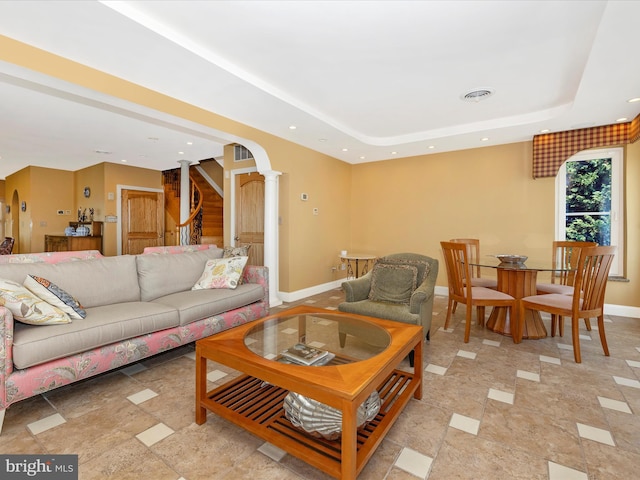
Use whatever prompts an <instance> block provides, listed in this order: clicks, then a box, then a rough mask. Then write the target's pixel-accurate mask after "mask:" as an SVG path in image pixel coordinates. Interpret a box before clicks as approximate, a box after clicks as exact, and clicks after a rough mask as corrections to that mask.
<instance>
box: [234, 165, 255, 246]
mask: <svg viewBox="0 0 640 480" xmlns="http://www.w3.org/2000/svg"><path fill="white" fill-rule="evenodd" d="M245 173H259V172H258V168H257V167H245V168H238V169H235V170H231V178H230V181H231V185H230V187H231V198H232V199H233V201H232V202H231V212H230V213H231V219H230V220H231V224H230V225H229V234H230V236H229V245H233V246H234V247H237V245H236V241H235V238H236V215H237V212H238V208H237V205H236V180H237V179H236V177H237V176H238V175H243V174H245Z"/></svg>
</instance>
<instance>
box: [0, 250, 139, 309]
mask: <svg viewBox="0 0 640 480" xmlns="http://www.w3.org/2000/svg"><path fill="white" fill-rule="evenodd" d="M27 275H37V276H39V277H42V278H46V279H47V280H50V281H51V282H53V283H55V284H56V285H58V286H59V287H60V288H62V289H63V290H65V291H66V292H68V293H69V294H70V295H73V296H74V297H75V298H77V299H78V301H79V302H80V303H81V304H82V305H83V306H84V307H85V308H90V307H99V306H101V305H111V304H113V303H122V302H137V301H140V287H139V286H138V275H137V271H136V256H135V255H119V256H115V257H102V258H96V259H93V260H78V261H72V262H64V263H56V264H50V263H31V264H29V263H15V264H14V263H12V264H2V265H0V278H6V279H10V280H13V281H14V282H17V283H20V284H22V283H23V282H24V280H25V278H26V277H27Z"/></svg>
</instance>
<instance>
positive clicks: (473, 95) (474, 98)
mask: <svg viewBox="0 0 640 480" xmlns="http://www.w3.org/2000/svg"><path fill="white" fill-rule="evenodd" d="M491 95H493V90H491V89H489V88H476V89H475V90H471V91H470V92H467V93H465V94H464V95H462V97H461V98H462V100H464V101H466V102H479V101H480V100H484V99H485V98H489V97H490V96H491Z"/></svg>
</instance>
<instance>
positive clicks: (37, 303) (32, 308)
mask: <svg viewBox="0 0 640 480" xmlns="http://www.w3.org/2000/svg"><path fill="white" fill-rule="evenodd" d="M0 305H3V306H5V307H6V308H7V309H9V311H10V312H11V314H12V315H13V318H15V319H16V320H18V321H19V322H22V323H27V324H29V325H57V324H61V323H70V322H71V319H70V318H69V315H67V314H66V313H64V312H63V311H62V310H60V309H59V308H56V307H54V306H53V305H49V304H48V303H47V302H45V301H44V300H42V299H41V298H40V297H38V296H36V295H35V294H33V293H32V292H31V291H29V289H28V288H26V287H25V286H24V285H20V284H19V283H17V282H14V281H12V280H4V279H0Z"/></svg>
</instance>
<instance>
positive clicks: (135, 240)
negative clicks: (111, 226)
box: [121, 190, 164, 255]
mask: <svg viewBox="0 0 640 480" xmlns="http://www.w3.org/2000/svg"><path fill="white" fill-rule="evenodd" d="M163 195H164V194H163V193H162V192H146V191H142V190H122V195H121V200H122V212H121V213H122V220H121V222H122V223H121V227H122V254H123V255H126V254H130V255H135V254H138V253H142V251H143V250H144V247H155V246H161V245H164V196H163Z"/></svg>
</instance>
